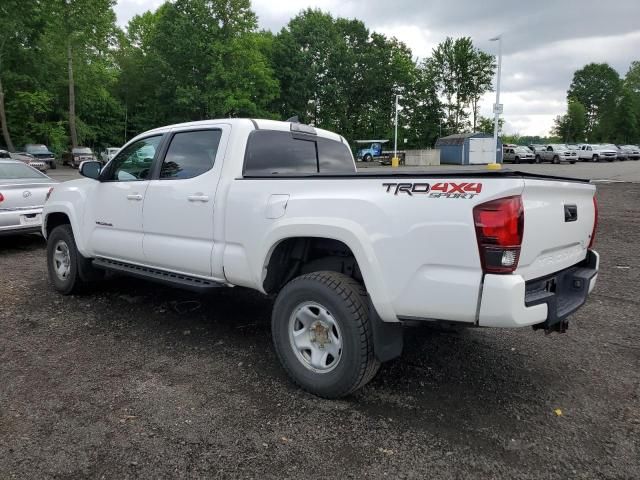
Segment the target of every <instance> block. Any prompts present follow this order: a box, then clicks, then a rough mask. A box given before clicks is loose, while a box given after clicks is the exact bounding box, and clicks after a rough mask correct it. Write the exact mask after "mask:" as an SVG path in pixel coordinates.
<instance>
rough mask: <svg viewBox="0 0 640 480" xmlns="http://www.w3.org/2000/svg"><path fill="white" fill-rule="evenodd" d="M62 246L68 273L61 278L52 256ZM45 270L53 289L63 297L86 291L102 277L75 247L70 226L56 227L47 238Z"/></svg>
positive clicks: (99, 271) (100, 271)
mask: <svg viewBox="0 0 640 480" xmlns="http://www.w3.org/2000/svg"><path fill="white" fill-rule="evenodd" d="M61 243H62V244H64V245H65V246H66V248H67V250H68V253H69V262H68V267H69V269H68V273H67V275H66V276H65V277H64V278H62V277H61V276H59V275H58V274H57V273H56V268H55V260H54V254H55V253H56V249H57V248H58V246H59V245H60V244H61ZM47 268H48V271H49V281H50V282H51V284H52V285H53V287H54V288H55V289H56V290H57V291H58V292H60V293H62V294H63V295H71V294H72V293H80V292H82V291H84V290H86V288H87V286H88V285H89V284H90V283H91V282H95V281H98V280H100V279H101V278H102V277H103V276H104V271H103V270H98V269H96V268H94V267H93V266H92V265H91V261H90V260H88V259H86V258H84V257H83V256H82V255H81V254H80V252H78V249H77V247H76V241H75V239H74V237H73V231H72V230H71V225H69V224H63V225H58V226H57V227H55V228H54V229H53V231H52V232H51V233H50V234H49V237H48V238H47Z"/></svg>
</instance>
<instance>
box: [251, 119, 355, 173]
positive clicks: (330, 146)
mask: <svg viewBox="0 0 640 480" xmlns="http://www.w3.org/2000/svg"><path fill="white" fill-rule="evenodd" d="M314 173H321V174H322V173H355V166H354V164H353V157H352V156H351V151H350V150H349V148H348V147H347V146H346V145H345V144H344V143H342V142H339V141H336V140H331V139H328V138H324V137H321V136H317V135H311V134H303V133H299V132H287V131H280V130H254V131H253V132H251V134H249V139H248V141H247V150H246V153H245V159H244V169H243V175H244V176H246V177H251V176H277V175H283V176H287V175H310V174H314Z"/></svg>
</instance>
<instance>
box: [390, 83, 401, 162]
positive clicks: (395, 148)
mask: <svg viewBox="0 0 640 480" xmlns="http://www.w3.org/2000/svg"><path fill="white" fill-rule="evenodd" d="M400 98H402V95H400V94H397V93H396V121H395V135H394V138H393V158H392V159H391V165H392V166H394V167H397V166H398V164H399V160H398V100H399V99H400Z"/></svg>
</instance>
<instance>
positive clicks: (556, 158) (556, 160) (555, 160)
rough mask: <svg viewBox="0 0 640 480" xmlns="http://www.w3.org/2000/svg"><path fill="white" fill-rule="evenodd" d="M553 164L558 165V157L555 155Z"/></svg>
mask: <svg viewBox="0 0 640 480" xmlns="http://www.w3.org/2000/svg"><path fill="white" fill-rule="evenodd" d="M553 163H555V164H558V163H560V157H559V156H557V155H556V156H554V157H553Z"/></svg>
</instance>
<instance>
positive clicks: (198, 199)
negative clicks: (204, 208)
mask: <svg viewBox="0 0 640 480" xmlns="http://www.w3.org/2000/svg"><path fill="white" fill-rule="evenodd" d="M187 200H189V201H190V202H205V203H206V202H208V201H209V195H202V194H200V193H196V194H195V195H189V196H188V197H187Z"/></svg>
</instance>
